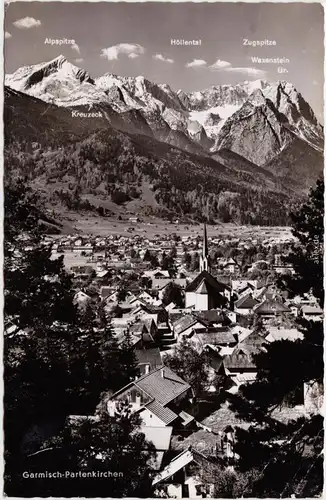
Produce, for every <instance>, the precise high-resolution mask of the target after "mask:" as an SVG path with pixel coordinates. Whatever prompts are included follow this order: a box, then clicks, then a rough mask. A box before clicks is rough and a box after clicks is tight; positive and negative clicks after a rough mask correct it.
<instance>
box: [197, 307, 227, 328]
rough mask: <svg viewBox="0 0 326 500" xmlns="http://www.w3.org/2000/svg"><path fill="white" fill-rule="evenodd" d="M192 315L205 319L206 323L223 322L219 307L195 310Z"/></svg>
mask: <svg viewBox="0 0 326 500" xmlns="http://www.w3.org/2000/svg"><path fill="white" fill-rule="evenodd" d="M193 315H194V316H197V318H199V319H200V320H201V321H205V323H207V324H208V325H210V324H214V323H223V321H225V315H224V314H223V313H222V312H221V310H220V309H210V310H209V311H198V312H197V311H196V312H193Z"/></svg>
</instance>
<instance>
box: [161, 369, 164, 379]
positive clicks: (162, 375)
mask: <svg viewBox="0 0 326 500" xmlns="http://www.w3.org/2000/svg"><path fill="white" fill-rule="evenodd" d="M161 377H162V378H164V368H162V370H161Z"/></svg>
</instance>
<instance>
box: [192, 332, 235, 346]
mask: <svg viewBox="0 0 326 500" xmlns="http://www.w3.org/2000/svg"><path fill="white" fill-rule="evenodd" d="M197 338H198V339H199V340H200V342H201V343H202V344H212V345H226V344H235V343H236V342H237V341H236V338H235V337H234V335H233V334H232V333H231V332H228V331H224V332H218V331H215V332H209V333H197Z"/></svg>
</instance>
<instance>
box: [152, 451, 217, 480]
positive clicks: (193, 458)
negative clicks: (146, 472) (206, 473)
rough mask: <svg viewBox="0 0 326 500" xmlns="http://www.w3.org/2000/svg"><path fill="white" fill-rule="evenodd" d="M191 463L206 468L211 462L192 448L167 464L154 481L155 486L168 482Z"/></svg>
mask: <svg viewBox="0 0 326 500" xmlns="http://www.w3.org/2000/svg"><path fill="white" fill-rule="evenodd" d="M191 462H195V463H198V464H200V465H202V466H204V465H205V464H206V463H207V462H210V460H209V459H208V458H207V457H205V455H203V454H202V453H199V452H198V451H196V450H192V449H191V447H189V448H187V449H186V450H184V451H182V452H181V453H180V454H179V455H177V456H176V457H175V458H173V460H171V462H170V463H169V464H167V465H166V466H165V467H164V469H163V470H162V471H161V472H160V473H159V474H157V476H155V478H154V480H153V483H152V484H153V486H154V485H155V484H157V483H160V482H161V481H166V480H167V479H169V478H170V477H172V476H173V475H174V474H176V472H178V471H179V470H181V469H183V468H184V467H186V465H188V464H190V463H191Z"/></svg>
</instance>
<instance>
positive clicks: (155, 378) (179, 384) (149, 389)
mask: <svg viewBox="0 0 326 500" xmlns="http://www.w3.org/2000/svg"><path fill="white" fill-rule="evenodd" d="M134 384H135V386H137V387H140V389H142V390H144V391H145V392H146V393H147V394H148V395H149V396H151V397H152V398H154V399H156V400H157V401H158V402H159V403H161V404H162V405H166V404H168V403H169V402H171V401H173V400H174V399H175V398H177V397H178V396H180V395H181V394H183V393H184V392H185V391H187V390H189V389H190V385H189V384H188V383H187V382H185V381H184V380H182V378H180V377H179V376H178V375H176V374H175V373H174V372H173V371H172V370H170V368H168V367H167V366H164V368H158V369H157V370H153V371H152V372H150V373H148V374H146V375H143V376H142V377H140V378H139V379H138V380H136V381H135V382H134Z"/></svg>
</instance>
